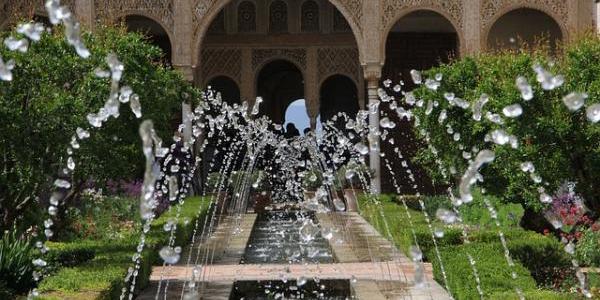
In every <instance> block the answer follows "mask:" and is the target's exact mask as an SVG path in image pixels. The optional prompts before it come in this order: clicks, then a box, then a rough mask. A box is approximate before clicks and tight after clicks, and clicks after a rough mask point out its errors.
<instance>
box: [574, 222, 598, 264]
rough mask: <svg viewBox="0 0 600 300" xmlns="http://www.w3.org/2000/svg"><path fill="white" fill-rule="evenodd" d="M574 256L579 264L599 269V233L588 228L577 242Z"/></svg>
mask: <svg viewBox="0 0 600 300" xmlns="http://www.w3.org/2000/svg"><path fill="white" fill-rule="evenodd" d="M576 251H577V252H576V256H577V259H578V260H579V263H581V264H582V265H585V266H590V267H600V231H593V230H592V229H591V228H588V229H587V230H585V231H584V232H583V236H582V237H581V239H580V240H579V241H578V242H577V249H576Z"/></svg>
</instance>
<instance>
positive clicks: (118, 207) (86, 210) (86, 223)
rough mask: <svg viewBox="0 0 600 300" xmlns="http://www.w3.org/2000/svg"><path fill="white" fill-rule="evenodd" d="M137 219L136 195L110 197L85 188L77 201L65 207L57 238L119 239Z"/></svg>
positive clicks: (137, 202)
mask: <svg viewBox="0 0 600 300" xmlns="http://www.w3.org/2000/svg"><path fill="white" fill-rule="evenodd" d="M136 221H139V199H134V198H126V197H110V196H105V195H103V194H101V193H100V192H98V191H94V190H86V191H84V193H83V195H82V197H81V198H80V200H79V201H77V203H73V205H72V206H71V207H68V208H67V209H66V213H65V218H63V222H62V223H63V224H62V226H63V227H62V228H61V230H60V231H58V234H59V238H60V239H61V240H63V241H66V240H74V239H104V240H111V239H112V240H115V239H119V238H120V237H122V236H123V235H126V234H127V233H128V232H131V231H132V229H133V228H134V227H136V224H137V222H136Z"/></svg>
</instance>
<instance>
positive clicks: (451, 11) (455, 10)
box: [382, 0, 463, 31]
mask: <svg viewBox="0 0 600 300" xmlns="http://www.w3.org/2000/svg"><path fill="white" fill-rule="evenodd" d="M412 8H424V9H431V10H433V11H435V12H438V13H440V14H442V15H444V16H449V17H451V18H452V20H450V21H451V22H452V23H453V24H454V25H455V26H457V28H456V30H457V31H458V30H461V29H462V27H463V22H462V19H463V17H462V14H463V0H443V1H440V0H383V21H382V22H383V23H382V24H383V28H390V27H391V26H392V25H393V23H395V22H396V21H398V16H399V15H401V14H403V13H405V12H406V10H407V9H412Z"/></svg>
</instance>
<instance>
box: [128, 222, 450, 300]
mask: <svg viewBox="0 0 600 300" xmlns="http://www.w3.org/2000/svg"><path fill="white" fill-rule="evenodd" d="M298 214H299V212H295V211H291V212H290V211H272V212H265V213H260V214H243V215H241V216H237V217H231V216H227V217H223V219H222V220H221V222H219V225H218V226H217V227H216V229H215V230H214V232H213V234H212V235H211V237H209V238H207V239H205V240H202V241H198V243H195V245H194V246H193V247H191V248H190V249H185V250H184V253H183V254H184V255H182V259H181V260H180V262H179V263H178V264H177V265H174V266H167V267H162V266H157V267H154V268H153V271H152V275H151V278H150V280H151V282H150V286H149V287H148V288H147V289H146V290H144V291H143V292H142V293H141V295H140V296H138V298H137V299H155V296H156V294H157V288H158V283H159V281H160V280H161V278H162V279H163V283H162V288H161V293H160V299H165V294H164V285H165V282H166V281H168V282H169V288H168V290H167V295H166V299H180V298H181V295H182V288H183V285H184V283H185V281H186V280H188V279H189V278H190V277H191V274H192V267H193V265H192V266H191V267H190V266H187V264H186V260H185V259H183V258H185V257H187V253H189V252H188V251H192V253H196V252H197V251H198V250H200V251H206V250H207V249H208V250H211V251H214V254H215V255H214V257H212V262H211V263H208V264H206V267H205V268H204V269H203V274H204V276H203V277H202V280H201V282H198V284H199V285H200V286H201V287H202V289H201V292H202V293H201V295H200V299H206V300H209V299H212V300H217V299H218V300H225V299H244V300H250V299H369V300H379V299H436V300H438V299H442V300H443V299H450V297H449V296H448V294H447V292H446V291H445V290H444V289H443V288H442V287H441V286H440V285H439V284H438V283H437V282H435V281H434V280H433V278H432V272H431V265H430V264H425V272H426V279H427V280H426V282H425V286H420V287H416V286H415V285H414V281H413V278H414V263H412V262H411V261H410V260H409V259H408V258H407V257H406V256H404V255H403V254H402V253H401V252H400V251H398V250H397V249H396V248H395V247H394V246H393V245H392V244H391V243H390V242H389V241H388V240H386V239H385V238H383V237H382V236H381V235H380V234H379V233H378V232H377V231H376V230H375V229H374V228H373V227H372V226H371V225H370V224H369V223H368V222H366V221H365V220H364V219H363V218H362V217H361V216H360V215H359V214H358V213H355V212H345V213H340V212H336V213H329V214H310V215H308V216H309V217H310V218H312V219H313V220H314V221H315V223H319V224H320V225H321V226H323V227H327V228H339V230H338V232H336V237H335V238H332V239H330V240H327V239H325V238H323V237H322V236H321V235H318V236H317V237H316V238H315V239H314V240H313V241H311V242H310V243H303V242H302V241H301V238H300V235H299V233H298V232H299V228H300V226H301V223H299V222H298ZM304 214H306V213H304ZM304 216H306V215H304ZM299 281H300V282H301V283H300V284H299Z"/></svg>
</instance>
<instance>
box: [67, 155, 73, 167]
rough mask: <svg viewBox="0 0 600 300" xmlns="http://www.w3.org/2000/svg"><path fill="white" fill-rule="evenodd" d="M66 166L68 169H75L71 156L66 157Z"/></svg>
mask: <svg viewBox="0 0 600 300" xmlns="http://www.w3.org/2000/svg"><path fill="white" fill-rule="evenodd" d="M67 168H69V170H71V171H73V170H75V161H74V160H73V157H71V156H69V158H68V159H67Z"/></svg>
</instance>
